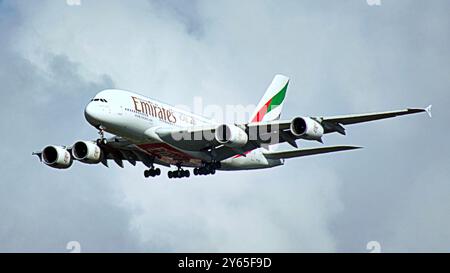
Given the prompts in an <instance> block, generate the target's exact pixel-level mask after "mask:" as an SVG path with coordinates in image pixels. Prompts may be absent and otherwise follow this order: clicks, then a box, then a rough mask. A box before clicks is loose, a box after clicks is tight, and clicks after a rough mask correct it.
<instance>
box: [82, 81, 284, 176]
mask: <svg viewBox="0 0 450 273" xmlns="http://www.w3.org/2000/svg"><path fill="white" fill-rule="evenodd" d="M85 117H86V120H87V121H88V122H89V123H90V124H91V125H92V126H94V127H96V128H100V127H101V128H103V129H104V131H106V132H109V133H112V134H114V135H117V136H120V137H123V138H126V139H128V140H130V142H132V143H134V145H136V147H137V148H139V149H140V150H142V151H144V152H146V153H148V154H151V155H156V156H158V157H159V158H160V160H162V161H164V162H166V163H168V164H180V165H182V166H190V167H198V166H201V164H202V162H207V161H208V160H210V156H209V155H208V154H206V153H205V152H199V151H190V150H187V149H186V150H185V149H180V148H179V147H174V146H172V145H170V144H168V143H166V142H164V141H163V140H161V138H160V137H159V136H158V135H157V134H156V133H155V130H156V129H160V128H171V129H173V128H183V129H184V128H189V127H193V126H196V127H199V126H210V127H211V126H219V125H220V124H219V123H217V122H214V121H212V120H209V119H207V118H204V117H201V116H199V115H195V114H193V113H190V112H187V111H184V110H181V109H178V108H175V107H173V106H171V105H168V104H165V103H162V102H159V101H157V100H154V99H150V98H148V97H145V96H142V95H139V94H136V93H133V92H129V91H124V90H117V89H108V90H104V91H101V92H100V93H98V94H97V95H96V96H95V97H94V98H93V99H92V100H91V102H90V103H89V104H88V105H87V106H86V109H85ZM282 164H283V161H282V160H273V159H267V158H266V157H265V156H264V155H263V153H262V151H261V149H255V150H252V151H249V152H247V153H246V155H245V156H243V155H238V156H234V157H231V158H228V159H226V160H223V161H222V162H221V165H222V168H221V169H222V170H244V169H260V168H270V167H274V166H279V165H282Z"/></svg>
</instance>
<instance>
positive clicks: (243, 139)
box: [215, 124, 248, 148]
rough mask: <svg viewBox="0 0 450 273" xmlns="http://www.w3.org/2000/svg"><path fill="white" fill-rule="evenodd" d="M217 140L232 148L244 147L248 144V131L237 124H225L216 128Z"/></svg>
mask: <svg viewBox="0 0 450 273" xmlns="http://www.w3.org/2000/svg"><path fill="white" fill-rule="evenodd" d="M215 138H216V140H217V142H219V143H220V144H223V145H225V146H228V147H231V148H237V147H242V146H244V145H245V144H247V141H248V136H247V133H246V132H245V131H244V130H242V129H241V128H239V127H237V126H235V125H227V124H223V125H220V126H218V127H217V128H216V132H215Z"/></svg>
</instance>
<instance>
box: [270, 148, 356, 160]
mask: <svg viewBox="0 0 450 273" xmlns="http://www.w3.org/2000/svg"><path fill="white" fill-rule="evenodd" d="M361 148H362V147H356V146H329V147H320V148H308V149H296V150H290V151H280V152H267V153H264V156H265V157H266V158H268V159H286V158H294V157H302V156H310V155H317V154H325V153H333V152H340V151H347V150H355V149H361Z"/></svg>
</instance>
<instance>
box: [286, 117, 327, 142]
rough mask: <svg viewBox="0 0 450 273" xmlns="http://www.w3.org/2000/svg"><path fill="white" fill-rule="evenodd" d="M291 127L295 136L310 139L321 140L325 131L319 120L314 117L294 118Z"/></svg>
mask: <svg viewBox="0 0 450 273" xmlns="http://www.w3.org/2000/svg"><path fill="white" fill-rule="evenodd" d="M290 129H291V132H292V134H293V135H294V136H296V137H301V138H304V139H308V140H320V139H321V138H322V136H323V131H324V130H323V127H322V125H321V124H320V123H319V122H317V121H315V120H314V119H312V118H304V117H296V118H293V119H292V121H291V125H290Z"/></svg>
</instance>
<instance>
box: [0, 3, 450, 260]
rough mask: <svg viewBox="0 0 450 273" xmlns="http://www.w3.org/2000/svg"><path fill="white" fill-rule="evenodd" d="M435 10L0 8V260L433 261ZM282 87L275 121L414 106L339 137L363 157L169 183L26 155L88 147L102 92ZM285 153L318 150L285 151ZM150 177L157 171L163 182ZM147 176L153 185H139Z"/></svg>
mask: <svg viewBox="0 0 450 273" xmlns="http://www.w3.org/2000/svg"><path fill="white" fill-rule="evenodd" d="M449 10H450V3H449V1H446V0H441V1H439V0H435V1H419V0H416V1H412V0H411V1H406V0H395V1H394V0H381V5H379V6H370V5H368V4H367V2H366V1H365V0H352V1H331V0H329V1H325V0H324V1H262V0H255V1H251V0H246V1H229V0H227V1H206V0H205V1H181V0H180V1H175V0H171V1H163V0H153V1H138V0H133V1H119V0H117V1H114V0H108V1H106V0H105V1H102V0H95V1H94V0H81V5H79V6H73V5H68V4H67V2H66V1H65V0H48V1H45V0H42V1H28V0H21V1H17V0H14V1H13V0H0V61H1V62H0V82H1V88H0V100H1V105H2V107H0V122H1V125H2V131H1V132H2V140H3V141H2V143H3V145H2V148H1V153H0V160H1V164H0V173H1V178H0V217H1V220H0V221H1V222H0V223H1V224H0V252H29V251H37V252H48V251H49V252H67V250H66V244H67V243H68V242H69V241H78V242H80V244H81V247H82V251H107V252H122V251H123V252H129V251H138V252H158V251H169V252H173V251H177V252H179V251H246V252H247V251H251V252H265V251H283V252H284V251H288V252H297V251H301V252H303V251H318V252H322V251H325V252H335V251H336V252H349V251H356V252H367V251H368V250H367V249H366V244H367V243H368V242H369V241H378V242H379V243H380V245H381V248H382V251H386V252H397V251H410V252H417V251H426V252H435V251H446V252H447V251H449V250H450V218H449V217H448V216H449V215H450V198H449V196H450V179H449V177H450V168H449V166H450V147H449V145H448V141H447V139H446V138H447V136H448V134H449V133H450V129H449V127H448V126H447V125H448V120H449V118H450V108H449V107H448V105H449V104H450V49H449V44H450V28H449V26H450V17H449V16H448V11H449ZM276 73H283V74H286V75H288V76H290V77H291V84H290V87H289V88H290V89H289V95H288V99H287V102H286V103H285V106H284V112H283V116H284V117H285V118H289V117H293V116H297V115H337V114H347V113H359V112H367V111H379V110H393V109H402V108H405V107H409V106H414V107H416V106H417V107H424V106H427V105H428V104H433V108H434V116H433V118H432V119H429V118H428V117H427V116H426V115H415V116H409V117H404V118H398V119H392V120H387V121H381V122H374V123H369V124H364V125H359V126H351V127H348V136H346V137H343V136H339V135H332V136H327V138H326V139H325V143H326V144H327V145H335V144H355V145H361V146H364V147H365V149H363V150H358V151H353V152H346V153H339V154H330V155H323V156H316V157H310V158H302V159H297V160H290V161H288V162H287V164H286V165H285V166H284V167H281V168H275V169H272V170H261V171H249V172H239V173H219V174H217V175H216V176H213V177H211V176H209V177H196V178H194V179H190V180H189V182H187V180H186V181H184V182H179V181H178V182H174V181H170V180H168V179H167V178H166V176H165V175H163V176H161V177H159V178H158V179H154V180H153V181H152V180H150V181H149V180H146V179H144V178H143V174H142V173H143V171H144V167H143V166H142V165H140V166H138V167H134V168H133V167H132V166H130V165H129V164H127V165H126V167H125V169H120V168H118V167H117V166H111V168H109V169H107V168H105V167H103V166H86V165H82V164H74V166H73V167H72V168H71V169H69V170H65V171H60V170H54V169H51V168H48V167H46V166H44V165H42V164H40V163H39V161H38V160H37V158H35V157H32V156H31V152H32V151H35V150H39V149H41V148H42V147H44V146H45V145H47V144H72V143H74V142H75V141H76V140H80V139H86V140H88V139H95V138H96V137H97V135H96V130H95V129H94V128H92V127H90V126H89V125H88V123H87V122H86V121H85V120H84V116H83V109H84V106H85V105H86V103H87V101H88V100H89V99H90V98H91V97H92V96H94V95H95V94H96V93H97V92H98V91H99V90H101V89H104V88H110V87H115V88H123V89H128V90H135V91H137V92H140V93H143V94H146V95H148V96H151V97H155V98H158V99H160V100H162V101H167V102H170V103H173V104H184V105H192V104H193V99H192V98H193V97H200V98H202V100H203V103H204V104H205V105H210V104H215V105H219V106H222V107H225V106H226V105H232V104H242V105H249V104H256V103H257V102H258V100H259V98H260V97H261V96H262V94H263V92H264V90H265V88H266V86H267V85H268V84H269V83H270V81H271V79H272V77H273V75H274V74H276ZM300 145H303V146H317V145H320V144H318V143H307V142H302V143H300ZM165 171H166V169H164V172H165ZM155 180H156V181H155Z"/></svg>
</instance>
